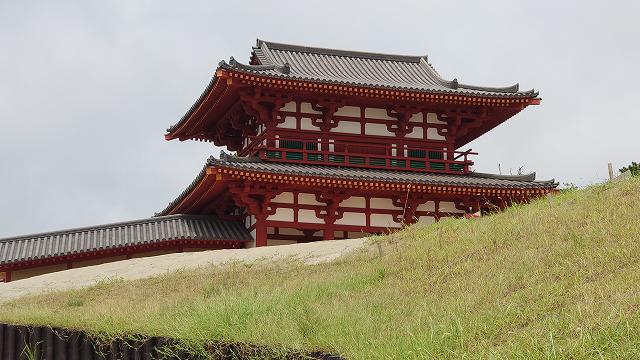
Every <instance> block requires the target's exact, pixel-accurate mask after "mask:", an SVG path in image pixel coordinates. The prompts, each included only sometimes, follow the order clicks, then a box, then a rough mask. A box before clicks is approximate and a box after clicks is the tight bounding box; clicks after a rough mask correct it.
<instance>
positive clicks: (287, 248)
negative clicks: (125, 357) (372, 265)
mask: <svg viewBox="0 0 640 360" xmlns="http://www.w3.org/2000/svg"><path fill="white" fill-rule="evenodd" d="M364 246H366V238H362V239H348V240H334V241H318V242H312V243H304V244H293V245H280V246H270V247H260V248H251V249H229V250H212V251H203V252H193V253H176V254H168V255H160V256H153V257H146V258H138V259H131V260H123V261H116V262H111V263H107V264H101V265H95V266H89V267H84V268H78V269H71V270H66V271H59V272H54V273H50V274H44V275H40V276H35V277H32V278H28V279H24V280H17V281H12V282H9V283H0V303H2V302H5V301H8V300H11V299H15V298H17V297H20V296H24V295H28V294H34V293H42V292H47V291H52V290H67V289H74V288H81V287H86V286H90V285H93V284H95V283H96V282H98V281H101V280H108V279H114V278H121V279H125V280H134V279H141V278H146V277H150V276H154V275H159V274H163V273H167V272H171V271H175V270H179V269H189V268H196V267H201V266H206V265H210V264H212V265H222V264H225V263H229V262H235V261H240V262H252V261H256V260H261V261H270V260H278V259H284V258H294V259H299V260H301V261H304V262H305V263H308V264H317V263H322V262H329V261H332V260H334V259H337V258H338V257H340V256H342V255H344V254H347V253H349V252H351V251H354V250H356V249H359V248H362V247H364Z"/></svg>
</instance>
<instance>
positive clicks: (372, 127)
mask: <svg viewBox="0 0 640 360" xmlns="http://www.w3.org/2000/svg"><path fill="white" fill-rule="evenodd" d="M364 133H365V134H367V135H378V136H395V134H394V133H392V132H390V131H389V130H387V125H385V124H372V123H366V124H364Z"/></svg>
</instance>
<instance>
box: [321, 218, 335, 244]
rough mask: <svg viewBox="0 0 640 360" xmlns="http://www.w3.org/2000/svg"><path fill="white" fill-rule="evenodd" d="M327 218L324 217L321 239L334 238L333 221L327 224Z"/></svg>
mask: <svg viewBox="0 0 640 360" xmlns="http://www.w3.org/2000/svg"><path fill="white" fill-rule="evenodd" d="M326 221H327V218H325V226H324V230H322V240H335V238H336V237H335V230H334V226H333V223H330V224H327V223H326Z"/></svg>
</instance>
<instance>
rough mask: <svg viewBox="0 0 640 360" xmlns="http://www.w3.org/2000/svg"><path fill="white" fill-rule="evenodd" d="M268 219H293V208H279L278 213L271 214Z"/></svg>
mask: <svg viewBox="0 0 640 360" xmlns="http://www.w3.org/2000/svg"><path fill="white" fill-rule="evenodd" d="M267 219H268V220H273V221H293V209H287V208H277V209H276V213H275V214H273V215H269V217H267Z"/></svg>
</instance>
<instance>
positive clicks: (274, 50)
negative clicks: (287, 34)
mask: <svg viewBox="0 0 640 360" xmlns="http://www.w3.org/2000/svg"><path fill="white" fill-rule="evenodd" d="M253 54H254V55H255V59H257V61H258V62H259V64H256V65H245V64H241V63H239V62H237V61H236V60H234V59H233V58H231V60H230V61H229V62H228V63H227V62H224V61H222V62H221V63H220V67H221V68H227V69H233V70H239V71H244V72H249V73H254V74H260V75H265V76H270V77H278V78H286V79H295V80H304V81H314V82H316V81H317V82H327V83H332V84H341V85H354V86H364V87H376V88H385V89H396V90H411V91H422V92H429V93H443V94H459V95H476V96H487V97H509V98H517V97H523V98H530V97H536V96H537V95H538V93H537V92H536V91H534V90H529V91H519V86H518V84H515V85H512V86H507V87H484V86H476V85H466V84H462V83H459V82H458V80H457V79H453V80H445V79H443V78H442V77H441V76H440V74H438V72H437V71H436V70H435V69H434V68H433V66H432V65H431V64H430V63H429V62H428V59H427V56H405V55H390V54H376V53H367V52H358V51H346V50H336V49H323V48H314V47H307V46H298V45H289V44H279V43H274V42H268V41H262V40H258V41H257V45H256V46H255V47H254V48H253Z"/></svg>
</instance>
